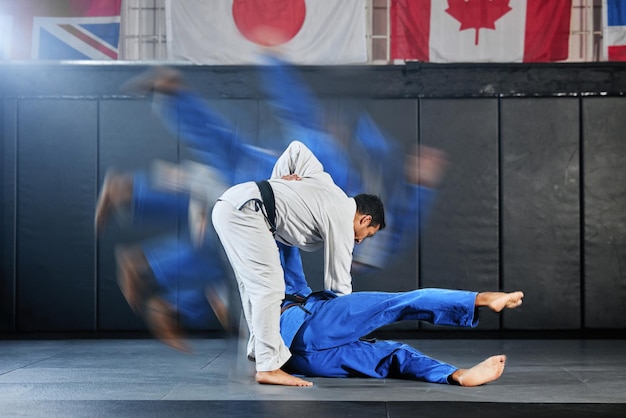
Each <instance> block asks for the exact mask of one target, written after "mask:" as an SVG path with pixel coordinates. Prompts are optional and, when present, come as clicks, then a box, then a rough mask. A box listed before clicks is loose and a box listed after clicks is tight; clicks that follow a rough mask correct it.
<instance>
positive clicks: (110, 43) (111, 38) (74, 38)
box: [31, 16, 120, 60]
mask: <svg viewBox="0 0 626 418" xmlns="http://www.w3.org/2000/svg"><path fill="white" fill-rule="evenodd" d="M119 35H120V17H119V16H108V17H66V18H62V17H36V18H35V19H34V21H33V41H32V56H31V58H32V59H38V60H116V59H117V55H118V42H119Z"/></svg>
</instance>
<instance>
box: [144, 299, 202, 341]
mask: <svg viewBox="0 0 626 418" xmlns="http://www.w3.org/2000/svg"><path fill="white" fill-rule="evenodd" d="M143 314H144V317H145V319H146V323H147V324H148V327H149V328H150V331H151V332H152V334H154V336H155V337H156V338H158V339H159V340H160V341H161V342H163V343H164V344H166V345H168V346H169V347H171V348H173V349H175V350H178V351H182V352H183V353H190V352H191V349H190V348H189V345H188V344H187V341H185V339H184V338H183V335H182V332H181V331H180V329H179V328H178V324H177V323H176V312H175V311H174V308H172V307H171V305H170V304H169V303H167V302H166V301H165V300H164V299H163V298H161V297H158V296H153V297H151V298H150V299H148V301H146V304H145V307H144V312H143Z"/></svg>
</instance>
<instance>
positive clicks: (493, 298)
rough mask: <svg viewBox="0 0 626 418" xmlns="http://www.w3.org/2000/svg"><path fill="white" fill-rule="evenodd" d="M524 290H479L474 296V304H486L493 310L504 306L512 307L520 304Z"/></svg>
mask: <svg viewBox="0 0 626 418" xmlns="http://www.w3.org/2000/svg"><path fill="white" fill-rule="evenodd" d="M523 298H524V292H521V291H517V292H511V293H504V292H481V293H479V294H478V295H477V296H476V306H487V307H488V308H489V309H491V310H492V311H494V312H500V311H502V310H503V309H504V308H508V309H513V308H517V307H518V306H520V305H521V304H522V299H523Z"/></svg>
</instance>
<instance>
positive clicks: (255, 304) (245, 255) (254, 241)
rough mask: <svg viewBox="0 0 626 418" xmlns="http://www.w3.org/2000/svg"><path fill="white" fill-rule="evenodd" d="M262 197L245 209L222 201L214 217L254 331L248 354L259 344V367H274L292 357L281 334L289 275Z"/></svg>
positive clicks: (214, 223) (255, 350) (251, 335)
mask: <svg viewBox="0 0 626 418" xmlns="http://www.w3.org/2000/svg"><path fill="white" fill-rule="evenodd" d="M261 204H262V203H261V202H260V200H258V199H252V200H250V201H248V202H247V203H246V204H245V205H243V207H242V208H241V209H237V208H236V207H234V206H233V205H232V204H231V203H228V202H225V201H221V200H220V201H218V202H217V203H216V204H215V207H214V208H213V213H212V220H213V226H214V228H215V231H216V232H217V235H218V236H219V238H220V241H221V242H222V245H223V247H224V250H225V252H226V255H227V256H228V260H229V261H230V264H231V266H232V268H233V271H234V273H235V277H236V279H237V285H238V286H239V293H240V296H241V303H242V306H243V313H244V316H245V318H246V321H247V323H248V328H249V330H250V341H249V344H248V353H250V349H251V348H252V347H251V345H252V346H253V348H254V355H255V357H256V370H257V371H260V372H262V371H272V370H277V369H279V368H280V367H281V366H283V365H284V364H285V363H286V362H287V360H289V358H290V357H291V353H290V352H289V349H288V348H287V346H286V345H285V343H284V342H283V339H282V337H281V335H280V305H281V302H282V300H283V299H284V297H285V280H284V276H283V269H282V267H281V264H280V255H279V252H278V247H277V245H276V241H275V240H274V236H273V235H272V233H271V232H270V230H269V225H268V223H267V221H266V219H265V216H264V215H263V212H262V211H261V210H260V209H259V208H260V207H261Z"/></svg>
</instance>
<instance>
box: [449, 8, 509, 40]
mask: <svg viewBox="0 0 626 418" xmlns="http://www.w3.org/2000/svg"><path fill="white" fill-rule="evenodd" d="M511 10H513V9H511V8H510V7H509V0H448V8H447V9H446V12H447V13H448V14H449V15H450V16H452V17H453V18H455V19H456V20H458V21H459V22H461V28H460V29H459V30H465V29H476V37H475V45H478V31H479V30H480V29H482V28H485V29H492V30H493V29H495V28H496V20H498V19H500V18H501V17H502V16H504V15H505V14H507V13H508V12H510V11H511Z"/></svg>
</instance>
